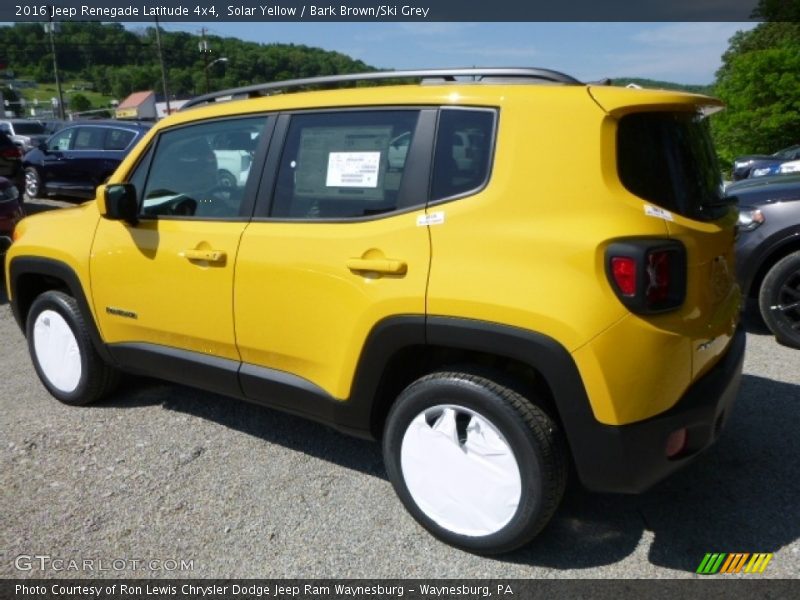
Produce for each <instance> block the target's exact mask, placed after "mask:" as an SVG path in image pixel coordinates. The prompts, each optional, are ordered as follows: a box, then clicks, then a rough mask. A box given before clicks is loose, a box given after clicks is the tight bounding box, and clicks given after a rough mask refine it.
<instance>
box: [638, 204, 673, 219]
mask: <svg viewBox="0 0 800 600" xmlns="http://www.w3.org/2000/svg"><path fill="white" fill-rule="evenodd" d="M644 214H646V215H647V216H648V217H655V218H656V219H664V220H665V221H674V220H675V219H674V218H673V217H672V213H671V212H669V211H668V210H665V209H663V208H658V207H656V206H650V205H649V204H645V205H644Z"/></svg>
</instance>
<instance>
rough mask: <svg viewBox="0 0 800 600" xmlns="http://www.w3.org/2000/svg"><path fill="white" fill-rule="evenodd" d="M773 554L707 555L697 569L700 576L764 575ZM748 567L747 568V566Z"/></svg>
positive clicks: (735, 553)
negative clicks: (722, 574)
mask: <svg viewBox="0 0 800 600" xmlns="http://www.w3.org/2000/svg"><path fill="white" fill-rule="evenodd" d="M771 560H772V554H771V553H766V552H757V553H755V554H750V553H749V552H734V553H732V554H729V553H725V552H708V553H706V555H705V557H704V558H703V561H702V562H701V563H700V566H699V567H697V573H698V574H699V575H716V574H717V573H763V572H764V569H766V568H767V565H768V564H769V561H771ZM745 565H746V566H745Z"/></svg>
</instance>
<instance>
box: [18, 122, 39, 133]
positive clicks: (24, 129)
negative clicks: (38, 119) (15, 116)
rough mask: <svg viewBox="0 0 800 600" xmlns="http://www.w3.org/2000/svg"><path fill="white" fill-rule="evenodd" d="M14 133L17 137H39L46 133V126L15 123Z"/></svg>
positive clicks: (33, 123) (31, 123)
mask: <svg viewBox="0 0 800 600" xmlns="http://www.w3.org/2000/svg"><path fill="white" fill-rule="evenodd" d="M14 131H15V132H16V134H17V135H39V134H44V133H46V132H45V129H44V125H42V124H41V123H35V122H33V121H31V122H29V123H14Z"/></svg>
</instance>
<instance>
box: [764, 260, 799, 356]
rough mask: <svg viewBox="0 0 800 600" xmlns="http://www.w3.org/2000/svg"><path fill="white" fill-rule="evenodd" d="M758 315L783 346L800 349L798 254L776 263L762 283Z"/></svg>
mask: <svg viewBox="0 0 800 600" xmlns="http://www.w3.org/2000/svg"><path fill="white" fill-rule="evenodd" d="M758 306H759V309H760V310H761V316H762V317H763V318H764V322H765V323H766V324H767V327H769V329H770V331H771V332H772V333H773V334H774V335H775V338H776V339H777V340H778V341H779V342H780V343H782V344H786V345H787V346H792V347H794V348H800V252H793V253H792V254H790V255H788V256H784V257H783V258H782V259H781V260H779V261H778V262H776V263H775V264H774V265H773V266H772V268H771V269H770V270H769V272H768V273H767V276H766V277H765V278H764V281H763V282H762V283H761V289H760V290H759V294H758Z"/></svg>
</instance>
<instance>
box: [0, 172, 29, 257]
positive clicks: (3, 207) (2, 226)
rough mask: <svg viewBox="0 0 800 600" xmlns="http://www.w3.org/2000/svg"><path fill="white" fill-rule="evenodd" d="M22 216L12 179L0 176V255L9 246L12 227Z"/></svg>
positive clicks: (19, 199) (20, 204)
mask: <svg viewBox="0 0 800 600" xmlns="http://www.w3.org/2000/svg"><path fill="white" fill-rule="evenodd" d="M23 216H24V212H23V210H22V196H20V193H19V190H18V189H17V186H16V185H15V184H14V182H13V181H11V180H9V179H6V178H5V177H0V257H2V256H3V255H4V254H5V253H6V250H8V248H9V247H10V246H11V234H12V233H13V231H14V227H15V226H16V225H17V223H19V221H20V220H21V219H22V217H23Z"/></svg>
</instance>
